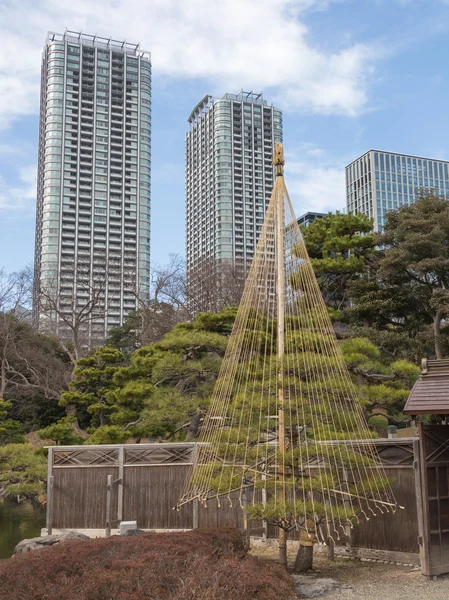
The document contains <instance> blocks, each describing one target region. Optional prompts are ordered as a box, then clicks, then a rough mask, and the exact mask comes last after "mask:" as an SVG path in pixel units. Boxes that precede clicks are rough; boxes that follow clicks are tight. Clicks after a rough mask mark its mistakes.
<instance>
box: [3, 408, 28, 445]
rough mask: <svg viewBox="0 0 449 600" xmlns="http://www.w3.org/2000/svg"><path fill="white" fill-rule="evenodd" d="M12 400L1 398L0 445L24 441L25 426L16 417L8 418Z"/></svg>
mask: <svg viewBox="0 0 449 600" xmlns="http://www.w3.org/2000/svg"><path fill="white" fill-rule="evenodd" d="M10 408H11V402H6V401H5V400H3V399H2V398H0V446H3V445H5V444H18V443H19V444H20V443H21V442H23V441H24V438H23V426H22V425H21V424H20V423H19V422H18V421H15V420H14V419H10V418H8V411H9V409H10Z"/></svg>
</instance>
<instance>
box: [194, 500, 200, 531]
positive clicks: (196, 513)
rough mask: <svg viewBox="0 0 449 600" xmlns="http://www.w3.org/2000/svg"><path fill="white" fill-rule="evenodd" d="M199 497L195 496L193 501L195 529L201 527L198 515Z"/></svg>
mask: <svg viewBox="0 0 449 600" xmlns="http://www.w3.org/2000/svg"><path fill="white" fill-rule="evenodd" d="M198 508H199V507H198V498H194V499H193V502H192V513H193V514H192V519H193V524H192V526H193V529H198V528H199V515H198Z"/></svg>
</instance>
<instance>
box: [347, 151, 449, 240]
mask: <svg viewBox="0 0 449 600" xmlns="http://www.w3.org/2000/svg"><path fill="white" fill-rule="evenodd" d="M421 190H434V191H435V193H436V194H438V195H441V196H448V197H449V162H447V161H442V160H436V159H432V158H422V157H420V156H411V155H408V154H396V153H394V152H384V151H381V150H369V151H368V152H367V153H366V154H364V155H363V156H361V157H360V158H357V159H356V160H355V161H354V162H352V163H351V164H350V165H348V166H347V167H346V208H347V212H348V213H351V214H357V213H363V214H365V215H366V216H367V217H370V218H372V219H373V221H374V230H375V231H381V230H382V227H383V225H384V223H385V215H386V214H387V213H388V212H390V211H392V210H394V209H397V208H399V207H400V206H402V205H403V204H411V203H412V202H414V201H415V200H416V199H417V198H418V196H419V193H420V191H421Z"/></svg>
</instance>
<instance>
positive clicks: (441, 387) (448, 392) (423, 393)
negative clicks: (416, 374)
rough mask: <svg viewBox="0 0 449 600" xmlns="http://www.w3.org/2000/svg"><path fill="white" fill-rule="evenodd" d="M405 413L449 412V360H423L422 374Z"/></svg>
mask: <svg viewBox="0 0 449 600" xmlns="http://www.w3.org/2000/svg"><path fill="white" fill-rule="evenodd" d="M404 414H406V415H448V414H449V360H428V361H426V360H423V363H422V373H421V376H420V378H419V379H418V381H417V382H416V383H415V385H414V386H413V389H412V391H411V392H410V396H409V397H408V400H407V402H406V404H405V408H404Z"/></svg>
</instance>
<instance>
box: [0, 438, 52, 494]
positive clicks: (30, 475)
mask: <svg viewBox="0 0 449 600" xmlns="http://www.w3.org/2000/svg"><path fill="white" fill-rule="evenodd" d="M46 476H47V460H46V458H45V456H44V453H43V452H39V451H38V452H36V451H35V449H34V448H33V447H32V446H31V445H30V444H7V445H6V446H0V489H2V494H3V495H4V496H6V497H14V496H22V498H23V497H25V498H28V499H35V498H36V497H37V496H39V495H41V494H43V493H44V492H45V482H46Z"/></svg>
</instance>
